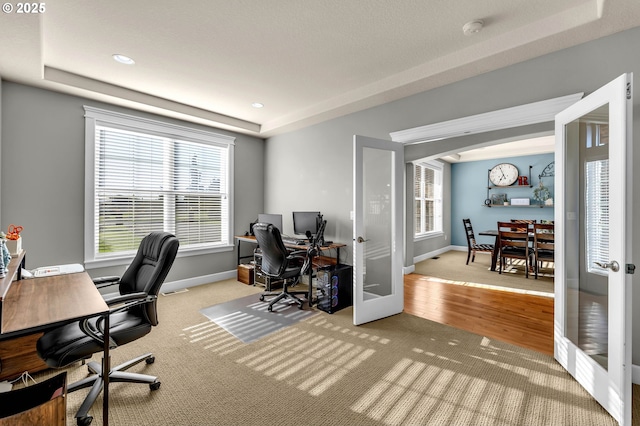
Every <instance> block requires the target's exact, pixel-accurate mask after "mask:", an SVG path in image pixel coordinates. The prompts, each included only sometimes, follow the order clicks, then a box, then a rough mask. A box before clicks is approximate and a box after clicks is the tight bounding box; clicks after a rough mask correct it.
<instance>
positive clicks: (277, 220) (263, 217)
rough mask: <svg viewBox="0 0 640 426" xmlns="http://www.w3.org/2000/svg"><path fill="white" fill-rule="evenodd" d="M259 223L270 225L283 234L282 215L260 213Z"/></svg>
mask: <svg viewBox="0 0 640 426" xmlns="http://www.w3.org/2000/svg"><path fill="white" fill-rule="evenodd" d="M258 222H262V223H270V224H272V225H273V226H275V227H276V228H278V231H280V232H282V215H281V214H268V213H260V214H259V215H258Z"/></svg>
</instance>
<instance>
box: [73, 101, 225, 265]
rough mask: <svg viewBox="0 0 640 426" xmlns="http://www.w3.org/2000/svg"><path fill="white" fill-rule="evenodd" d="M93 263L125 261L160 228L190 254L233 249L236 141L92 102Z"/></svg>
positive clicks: (88, 239) (89, 231)
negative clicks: (170, 234)
mask: <svg viewBox="0 0 640 426" xmlns="http://www.w3.org/2000/svg"><path fill="white" fill-rule="evenodd" d="M84 108H85V123H86V127H85V130H86V142H85V143H86V145H85V149H86V159H87V162H86V176H87V179H86V181H85V182H86V185H85V193H86V203H85V206H86V207H85V265H86V266H89V267H101V266H111V265H119V264H124V263H126V262H128V261H129V260H130V258H131V257H132V256H133V255H134V254H135V252H136V251H137V249H138V246H139V244H140V241H141V240H142V238H143V237H144V236H145V235H147V234H148V233H150V232H153V231H166V232H171V233H173V234H175V235H176V236H177V237H178V239H179V240H180V252H181V253H183V255H186V254H188V253H191V254H203V253H212V252H216V251H227V250H231V249H232V248H233V244H232V241H231V238H232V236H231V232H232V231H231V228H232V226H233V224H232V222H233V218H232V212H233V195H232V193H231V191H232V188H233V182H232V181H231V180H230V176H232V174H233V147H234V140H235V138H233V137H230V136H226V135H221V134H217V133H212V132H208V131H206V130H200V129H197V128H191V127H184V126H180V125H175V124H171V123H166V122H161V121H156V120H151V119H146V118H143V117H135V116H131V115H127V114H122V113H118V112H114V111H107V110H102V109H97V108H93V107H89V106H85V107H84Z"/></svg>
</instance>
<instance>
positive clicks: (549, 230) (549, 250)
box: [533, 223, 555, 279]
mask: <svg viewBox="0 0 640 426" xmlns="http://www.w3.org/2000/svg"><path fill="white" fill-rule="evenodd" d="M554 249H555V233H554V225H553V224H552V223H536V224H534V225H533V255H534V259H535V265H534V271H535V277H536V279H538V273H539V269H540V267H541V266H542V262H553V261H554Z"/></svg>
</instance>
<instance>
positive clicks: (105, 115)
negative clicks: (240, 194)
mask: <svg viewBox="0 0 640 426" xmlns="http://www.w3.org/2000/svg"><path fill="white" fill-rule="evenodd" d="M84 111H85V114H84V117H85V204H84V264H85V268H86V269H92V268H102V267H109V266H118V265H126V264H128V263H130V262H131V260H132V259H133V257H134V256H135V252H134V253H126V254H125V253H119V254H116V255H112V256H97V253H96V250H95V239H96V235H95V220H96V211H95V195H96V191H95V155H96V137H95V132H96V126H105V127H111V128H116V129H118V128H120V129H126V130H131V131H135V132H140V133H148V134H150V135H161V136H164V137H172V138H176V139H181V140H185V141H191V142H197V143H203V144H209V145H218V146H225V147H227V149H228V157H227V161H228V164H227V173H228V176H227V181H228V197H229V198H228V212H227V214H228V229H226V235H227V241H225V242H222V244H216V245H215V246H198V247H188V246H183V247H180V249H179V252H178V257H184V256H196V255H202V254H209V253H217V252H226V251H232V250H233V249H234V247H235V246H234V241H233V229H234V227H233V218H234V215H233V211H234V209H233V200H234V191H233V186H234V185H233V176H234V172H233V165H234V160H233V159H234V146H235V139H236V138H235V137H233V136H227V135H222V134H219V133H214V132H209V131H205V130H200V129H196V128H191V127H186V126H181V125H176V124H172V123H167V122H162V121H158V120H153V119H148V118H143V117H138V116H134V115H130V114H124V113H120V112H115V111H109V110H104V109H100V108H94V107H90V106H87V105H85V106H84Z"/></svg>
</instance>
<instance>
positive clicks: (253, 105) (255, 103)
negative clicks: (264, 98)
mask: <svg viewBox="0 0 640 426" xmlns="http://www.w3.org/2000/svg"><path fill="white" fill-rule="evenodd" d="M251 106H252V107H254V108H262V107H263V106H264V104H262V103H260V102H254V103H252V104H251Z"/></svg>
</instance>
